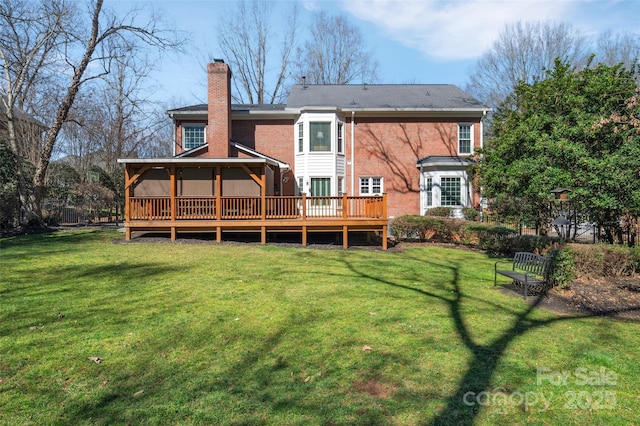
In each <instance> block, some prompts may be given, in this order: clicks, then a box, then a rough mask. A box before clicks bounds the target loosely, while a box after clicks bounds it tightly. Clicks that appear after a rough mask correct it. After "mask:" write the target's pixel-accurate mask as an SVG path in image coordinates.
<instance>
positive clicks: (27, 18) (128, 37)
mask: <svg viewBox="0 0 640 426" xmlns="http://www.w3.org/2000/svg"><path fill="white" fill-rule="evenodd" d="M82 6H85V7H86V9H83V7H82ZM84 10H86V11H87V13H88V18H89V19H88V21H89V27H88V28H86V27H85V25H83V22H84V20H86V17H85V15H84ZM138 12H139V10H132V11H131V12H129V13H127V14H126V15H124V16H122V17H117V16H116V15H114V14H113V13H110V12H108V11H106V10H103V0H89V1H88V2H87V3H86V4H84V5H78V7H76V6H74V5H73V2H68V1H64V0H46V1H39V2H37V1H29V2H24V1H22V0H1V2H0V19H2V23H3V25H2V30H1V31H2V37H0V60H1V61H2V69H3V71H4V75H3V79H2V95H3V98H4V99H5V100H4V101H3V102H4V107H5V108H4V109H5V111H7V112H6V115H7V122H8V123H9V124H8V127H9V128H11V127H12V122H15V118H14V117H13V116H12V111H14V108H15V107H16V105H17V104H16V102H18V101H19V100H20V99H26V95H28V94H29V92H30V88H31V87H34V88H35V86H36V83H37V81H38V79H39V78H40V77H42V76H43V75H45V76H50V75H51V74H48V72H50V71H51V70H53V69H55V70H56V71H58V73H57V75H58V78H61V79H63V80H65V81H64V86H63V87H64V90H63V91H62V93H61V94H60V97H59V98H57V99H58V101H57V105H56V107H55V113H54V115H53V117H52V118H51V119H50V120H47V121H48V123H47V124H48V129H47V132H46V136H45V138H44V140H43V142H42V150H41V151H40V155H39V157H38V159H37V161H36V164H35V173H34V177H33V186H34V188H35V191H34V193H32V194H26V192H27V191H26V188H23V189H24V192H23V193H22V194H21V199H22V201H23V210H24V214H25V215H26V219H27V220H28V219H32V218H39V217H40V212H41V211H40V205H41V199H42V189H43V188H44V184H45V176H46V172H47V168H48V165H49V162H50V159H51V155H52V152H53V150H54V147H55V144H56V141H57V139H58V135H59V134H60V132H61V130H62V128H63V126H64V124H65V122H66V121H67V119H68V117H69V111H70V110H71V108H72V106H73V104H74V101H75V99H76V96H77V94H78V92H79V90H80V88H81V87H83V86H85V85H86V84H88V82H92V81H94V80H95V79H97V78H99V77H101V76H103V75H106V74H108V73H109V72H110V70H111V65H112V63H113V61H114V60H115V59H117V58H121V57H123V56H124V55H127V54H128V55H134V54H136V53H137V51H136V50H135V47H138V46H153V47H156V48H160V49H165V48H175V47H177V46H178V45H179V42H178V41H176V39H175V35H174V34H173V33H170V32H168V31H164V30H162V29H161V28H159V20H158V19H157V17H155V16H154V15H151V17H150V18H149V19H148V21H146V22H144V23H142V24H140V23H138V19H139V16H138ZM88 70H89V71H88ZM68 76H70V77H68ZM30 84H33V86H30ZM34 90H35V89H34ZM55 97H56V96H55V95H54V98H55ZM9 141H10V146H11V147H12V149H17V144H16V142H15V141H16V136H15V134H12V132H11V130H9Z"/></svg>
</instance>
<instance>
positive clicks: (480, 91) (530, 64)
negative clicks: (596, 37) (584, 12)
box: [466, 22, 588, 107]
mask: <svg viewBox="0 0 640 426" xmlns="http://www.w3.org/2000/svg"><path fill="white" fill-rule="evenodd" d="M586 47H587V39H586V38H585V37H584V36H583V35H581V34H580V33H579V32H578V31H576V30H574V29H573V28H572V27H571V26H570V25H568V24H565V23H551V22H544V23H543V22H526V23H522V22H517V23H515V24H512V25H506V26H505V28H504V29H503V30H502V32H500V34H499V36H498V38H497V40H496V41H495V42H494V43H493V46H492V47H491V48H490V49H489V50H487V51H486V52H485V53H484V54H483V55H482V56H481V58H480V59H479V60H478V62H477V63H476V65H475V67H474V68H473V71H472V74H471V77H470V82H469V84H468V86H467V87H466V90H467V91H468V92H469V93H470V94H472V95H474V96H475V97H476V98H477V99H479V100H480V101H482V102H485V103H486V104H487V105H490V106H493V107H496V106H498V105H500V103H501V102H502V101H503V100H505V99H506V98H507V96H508V95H509V94H510V93H511V92H513V88H514V87H515V86H516V85H517V84H518V83H519V82H521V81H523V82H525V83H532V82H533V81H534V80H536V79H539V78H542V77H543V76H544V70H545V69H551V68H553V65H554V61H555V59H556V58H560V59H562V60H566V61H568V62H569V63H571V64H574V66H576V67H581V66H584V65H586V63H587V58H588V53H587V50H586Z"/></svg>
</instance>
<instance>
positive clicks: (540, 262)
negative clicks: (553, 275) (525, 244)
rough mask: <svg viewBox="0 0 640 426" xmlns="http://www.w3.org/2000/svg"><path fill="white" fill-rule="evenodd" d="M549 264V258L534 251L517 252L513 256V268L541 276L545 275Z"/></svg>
mask: <svg viewBox="0 0 640 426" xmlns="http://www.w3.org/2000/svg"><path fill="white" fill-rule="evenodd" d="M550 264H551V262H550V261H549V259H547V258H546V257H544V256H540V255H539V254H535V253H528V252H518V253H516V255H515V256H514V257H513V267H514V269H520V270H522V271H526V272H530V273H532V274H536V275H540V276H543V277H546V276H547V273H548V272H549V265H550Z"/></svg>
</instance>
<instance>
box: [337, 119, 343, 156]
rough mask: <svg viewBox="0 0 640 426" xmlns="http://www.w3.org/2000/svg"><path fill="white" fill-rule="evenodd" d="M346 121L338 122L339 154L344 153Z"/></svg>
mask: <svg viewBox="0 0 640 426" xmlns="http://www.w3.org/2000/svg"><path fill="white" fill-rule="evenodd" d="M343 135H344V123H338V147H337V152H338V154H342V153H344V136H343Z"/></svg>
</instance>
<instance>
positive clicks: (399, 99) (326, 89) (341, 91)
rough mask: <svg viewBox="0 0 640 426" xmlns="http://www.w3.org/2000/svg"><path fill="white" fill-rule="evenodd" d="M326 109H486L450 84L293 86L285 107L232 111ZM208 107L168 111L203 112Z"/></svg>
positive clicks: (234, 108)
mask: <svg viewBox="0 0 640 426" xmlns="http://www.w3.org/2000/svg"><path fill="white" fill-rule="evenodd" d="M304 107H311V108H312V107H323V108H326V107H329V108H338V109H343V110H352V109H353V110H436V111H437V110H449V111H455V110H465V111H469V110H475V111H485V110H488V109H489V107H487V106H486V105H483V104H482V103H481V102H480V101H478V100H476V99H474V98H473V97H471V96H470V95H468V94H467V93H465V92H464V91H462V90H461V89H459V88H458V87H457V86H455V85H453V84H368V85H361V84H357V85H356V84H335V85H332V84H309V85H305V86H303V85H300V84H297V85H294V86H292V87H291V92H290V93H289V100H288V102H287V104H286V105H285V104H265V105H257V104H232V105H231V110H232V111H233V112H265V111H285V110H286V108H291V109H297V108H304ZM206 111H207V104H198V105H191V106H186V107H183V108H176V109H172V110H169V111H168V112H169V113H206Z"/></svg>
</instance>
